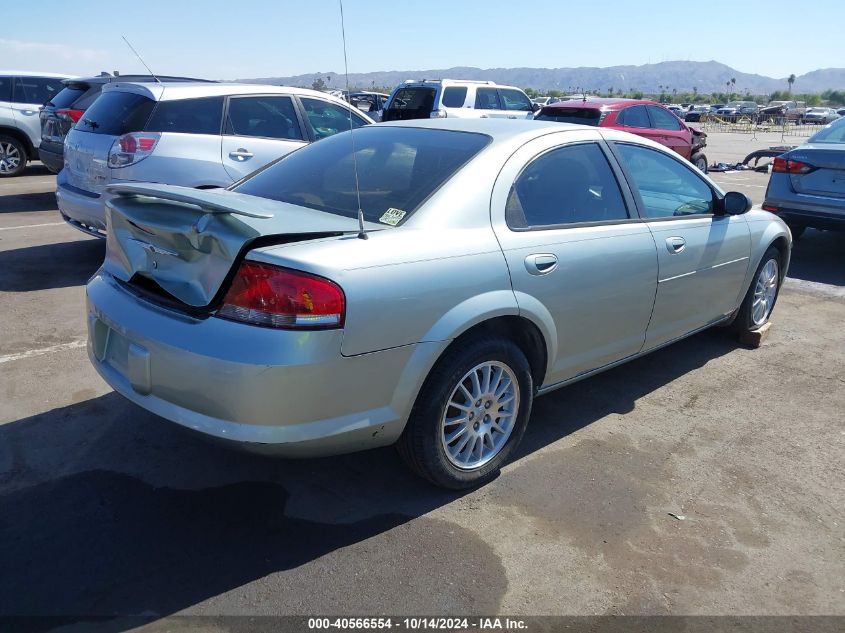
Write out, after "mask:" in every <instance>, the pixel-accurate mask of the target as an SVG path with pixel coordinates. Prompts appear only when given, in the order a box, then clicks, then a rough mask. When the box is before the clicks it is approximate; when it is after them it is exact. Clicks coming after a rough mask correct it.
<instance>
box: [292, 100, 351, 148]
mask: <svg viewBox="0 0 845 633" xmlns="http://www.w3.org/2000/svg"><path fill="white" fill-rule="evenodd" d="M300 100H301V101H302V107H303V108H305V117H306V118H307V119H308V122H309V123H310V124H311V127H312V128H313V129H314V138H315V140H320V139H321V138H326V137H327V136H334V135H335V134H337V133H338V132H346V131H347V130H349V129H350V125H351V127H352V129H355V128H358V127H361V126H362V125H366V124H367V122H366V121H365V120H364V118H363V117H361V116H358V115H357V114H355V113H354V112H352V111H351V110H349V109H347V108H344V107H342V106H339V105H337V104H335V103H329V102H328V101H323V100H322V99H309V98H306V97H301V98H300ZM350 113H351V115H352V121H351V124H350V120H349V119H350Z"/></svg>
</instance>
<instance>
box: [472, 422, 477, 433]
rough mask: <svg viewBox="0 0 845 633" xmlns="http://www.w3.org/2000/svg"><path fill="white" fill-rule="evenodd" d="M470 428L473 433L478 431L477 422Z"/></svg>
mask: <svg viewBox="0 0 845 633" xmlns="http://www.w3.org/2000/svg"><path fill="white" fill-rule="evenodd" d="M472 428H473V430H474V431H477V430H478V422H476V423H475V424H473V425H472Z"/></svg>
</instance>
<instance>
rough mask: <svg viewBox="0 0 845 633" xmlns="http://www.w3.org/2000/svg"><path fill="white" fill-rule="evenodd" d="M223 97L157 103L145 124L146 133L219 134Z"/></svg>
mask: <svg viewBox="0 0 845 633" xmlns="http://www.w3.org/2000/svg"><path fill="white" fill-rule="evenodd" d="M222 118H223V97H207V98H202V99H180V100H178V101H159V103H158V105H157V106H156V108H155V110H154V111H153V115H152V116H151V117H150V120H149V121H148V122H147V125H146V127H145V130H146V131H147V132H181V133H182V134H220V120H221V119H222Z"/></svg>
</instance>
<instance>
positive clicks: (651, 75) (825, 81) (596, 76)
mask: <svg viewBox="0 0 845 633" xmlns="http://www.w3.org/2000/svg"><path fill="white" fill-rule="evenodd" d="M442 78H449V79H477V80H492V81H495V82H496V83H499V84H505V85H510V86H518V87H520V88H534V89H536V90H541V91H545V90H562V91H564V92H573V91H575V90H576V88H580V89H582V90H586V91H602V92H606V91H607V90H608V89H609V88H613V89H614V90H623V91H630V90H631V89H634V90H641V91H643V92H647V93H657V92H660V90H661V89H662V88H661V86H662V87H663V89H667V91H668V92H671V91H672V90H673V89H675V90H677V91H678V92H692V91H693V89H697V90H698V92H701V93H709V92H724V91H725V90H726V82H729V81H730V80H731V79H732V78H733V79H736V83H735V84H734V85H733V86H732V87H731V88H730V91H731V92H734V93H739V94H745V93H746V92H750V93H751V94H768V93H771V92H774V91H775V90H787V89H788V88H789V85H788V83H787V81H786V77H782V78H774V77H765V76H763V75H755V74H749V73H743V72H740V71H738V70H736V69H734V68H731V67H730V66H727V65H725V64H722V63H720V62H716V61H709V62H690V61H673V62H660V63H657V64H644V65H642V66H609V67H607V68H590V67H580V68H473V67H469V66H457V67H454V68H445V69H437V70H391V71H378V72H369V73H350V75H349V84H350V86H351V87H352V88H356V89H366V88H369V87H371V86H377V87H391V86H395V85H397V84H400V83H402V82H403V81H405V80H406V79H442ZM317 79H322V80H323V81H324V82H325V84H326V85H327V86H328V87H329V88H342V87H345V83H346V82H345V79H344V76H343V74H342V73H335V72H323V73H307V74H303V75H296V76H293V77H261V78H255V79H240V80H238V81H242V82H246V83H270V84H281V85H289V86H305V87H310V86H311V85H312V84H313V83H314V82H315V81H316V80H317ZM843 88H845V68H824V69H819V70H814V71H812V72H809V73H806V74H804V75H798V76H796V80H795V83H794V84H793V86H792V90H793V91H794V92H796V93H817V92H822V91H824V90H828V89H843Z"/></svg>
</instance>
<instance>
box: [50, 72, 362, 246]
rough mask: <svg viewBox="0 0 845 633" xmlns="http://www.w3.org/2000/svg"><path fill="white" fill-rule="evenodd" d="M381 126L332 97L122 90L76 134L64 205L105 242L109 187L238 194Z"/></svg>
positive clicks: (115, 88) (209, 87)
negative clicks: (353, 132) (296, 154)
mask: <svg viewBox="0 0 845 633" xmlns="http://www.w3.org/2000/svg"><path fill="white" fill-rule="evenodd" d="M372 122H373V121H372V119H370V118H369V117H368V116H366V115H365V114H363V113H362V112H361V111H360V110H358V108H356V107H354V106H351V105H350V104H348V103H347V102H346V101H343V100H342V99H338V98H336V97H332V96H330V95H327V94H325V93H323V92H317V91H315V90H306V89H302V88H288V87H284V86H262V85H256V84H249V85H245V84H244V85H241V84H230V83H194V82H185V83H176V82H174V83H123V82H118V83H112V84H108V85H107V86H105V87H104V88H103V92H102V94H101V95H100V96H99V97H98V98H97V100H96V101H95V102H94V104H93V105H92V106H91V107H90V108H88V109H87V110H86V111H85V113H84V115H83V116H82V118H81V119H80V120H79V122H78V123H77V124H76V125H75V126H74V128H73V129H72V130H71V131H70V132H69V133H68V135H67V137H66V139H65V147H64V169H62V171H61V172H59V175H58V177H57V178H56V185H57V187H56V198H57V200H58V204H59V211H61V213H62V216H63V217H64V219H65V220H66V221H67V222H68V223H69V224H71V225H72V226H73V227H75V228H77V229H79V230H81V231H83V232H85V233H88V234H91V235H96V236H97V237H105V229H106V222H105V202H106V197H107V194H106V193H105V189H106V186H107V185H109V184H113V183H126V182H158V183H164V184H169V185H182V186H185V187H194V188H198V189H209V188H215V187H228V186H229V185H231V184H232V183H233V182H235V181H236V180H240V179H241V178H243V177H244V176H246V175H248V174H251V173H252V172H254V171H256V170H257V169H259V168H261V167H264V166H265V165H266V164H268V163H270V162H271V161H273V160H275V159H277V158H280V157H282V156H284V155H285V154H288V153H289V152H292V151H293V150H295V149H298V148H300V147H302V146H303V145H307V144H308V143H311V142H313V141H317V140H320V139H321V138H325V137H327V136H332V135H333V134H337V133H338V132H343V131H345V130H348V129H349V128H350V125H351V126H352V127H360V126H362V125H369V124H371V123H372Z"/></svg>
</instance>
